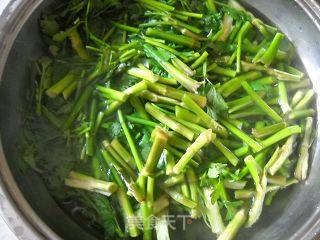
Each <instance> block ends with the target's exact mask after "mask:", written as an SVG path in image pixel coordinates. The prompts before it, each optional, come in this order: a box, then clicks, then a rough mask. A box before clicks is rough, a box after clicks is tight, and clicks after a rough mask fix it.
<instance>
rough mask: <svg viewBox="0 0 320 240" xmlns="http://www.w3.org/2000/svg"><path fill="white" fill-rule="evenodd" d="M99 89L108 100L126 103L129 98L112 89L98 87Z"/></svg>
mask: <svg viewBox="0 0 320 240" xmlns="http://www.w3.org/2000/svg"><path fill="white" fill-rule="evenodd" d="M97 89H98V90H99V91H100V92H101V93H103V96H104V97H106V98H108V99H112V100H117V101H121V102H125V101H126V100H127V98H128V96H127V95H126V94H125V93H123V92H120V91H117V90H114V89H111V88H106V87H103V86H97Z"/></svg>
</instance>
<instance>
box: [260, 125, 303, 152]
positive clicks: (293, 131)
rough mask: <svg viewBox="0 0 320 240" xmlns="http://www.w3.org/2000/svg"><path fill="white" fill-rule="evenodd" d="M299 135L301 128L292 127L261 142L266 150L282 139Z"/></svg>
mask: <svg viewBox="0 0 320 240" xmlns="http://www.w3.org/2000/svg"><path fill="white" fill-rule="evenodd" d="M299 133H301V127H299V126H298V125H294V126H290V127H287V128H285V129H282V130H281V131H279V132H277V133H275V134H274V135H272V136H270V137H269V138H267V139H265V140H263V141H261V144H262V146H263V147H264V148H266V147H269V146H271V145H273V144H275V143H277V142H279V141H281V140H282V139H285V138H287V137H289V136H291V135H295V134H299Z"/></svg>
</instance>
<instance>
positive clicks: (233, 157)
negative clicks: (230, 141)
mask: <svg viewBox="0 0 320 240" xmlns="http://www.w3.org/2000/svg"><path fill="white" fill-rule="evenodd" d="M212 143H213V144H214V146H216V148H218V150H219V151H220V152H221V153H222V154H223V155H224V156H225V157H226V158H227V159H228V160H229V162H230V163H231V164H232V165H233V166H237V164H238V162H239V159H238V158H237V156H236V155H235V154H234V153H233V152H232V151H230V149H228V148H227V147H226V146H225V145H223V143H222V142H221V141H220V140H219V139H217V138H215V139H214V140H213V141H212Z"/></svg>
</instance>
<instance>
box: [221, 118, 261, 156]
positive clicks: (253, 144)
mask: <svg viewBox="0 0 320 240" xmlns="http://www.w3.org/2000/svg"><path fill="white" fill-rule="evenodd" d="M221 123H222V124H223V125H224V126H225V127H226V128H227V129H228V130H229V131H230V132H232V133H233V134H234V135H235V136H236V137H238V138H240V139H241V140H242V141H244V142H245V143H246V144H248V145H249V146H250V147H251V148H252V149H253V151H254V152H259V151H261V150H262V148H263V147H262V145H261V144H260V143H258V142H256V141H254V140H253V139H252V138H250V137H249V136H248V135H247V134H246V133H244V132H242V131H241V130H240V129H238V128H237V127H235V126H234V125H232V124H231V123H229V122H227V121H225V120H221Z"/></svg>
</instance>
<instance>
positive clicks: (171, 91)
mask: <svg viewBox="0 0 320 240" xmlns="http://www.w3.org/2000/svg"><path fill="white" fill-rule="evenodd" d="M148 89H150V90H151V91H153V92H155V93H158V94H161V95H163V96H166V97H170V98H173V99H176V100H179V101H182V99H183V96H184V95H185V94H186V95H188V96H189V97H191V98H192V99H193V101H195V102H196V103H197V104H198V105H199V106H200V107H201V108H203V107H205V106H206V104H207V98H206V97H204V96H201V95H198V94H194V93H188V92H186V91H183V90H180V89H176V88H173V87H169V86H166V85H164V84H159V83H148Z"/></svg>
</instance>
